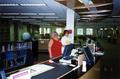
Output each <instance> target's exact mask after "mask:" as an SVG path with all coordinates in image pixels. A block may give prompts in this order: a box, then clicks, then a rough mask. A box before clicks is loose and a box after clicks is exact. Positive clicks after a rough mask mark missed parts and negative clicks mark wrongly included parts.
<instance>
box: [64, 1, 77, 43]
mask: <svg viewBox="0 0 120 79" xmlns="http://www.w3.org/2000/svg"><path fill="white" fill-rule="evenodd" d="M74 3H75V0H67V6H68V8H67V13H66V27H65V29H66V30H71V31H72V33H71V34H70V36H71V40H72V43H74V25H75V12H74V10H72V8H73V7H74Z"/></svg>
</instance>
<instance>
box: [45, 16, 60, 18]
mask: <svg viewBox="0 0 120 79" xmlns="http://www.w3.org/2000/svg"><path fill="white" fill-rule="evenodd" d="M45 18H59V17H57V16H52V17H48V16H47V17H45Z"/></svg>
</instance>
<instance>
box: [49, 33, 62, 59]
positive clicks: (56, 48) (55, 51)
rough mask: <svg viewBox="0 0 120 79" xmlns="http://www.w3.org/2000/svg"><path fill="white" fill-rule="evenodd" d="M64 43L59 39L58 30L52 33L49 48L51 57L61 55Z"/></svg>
mask: <svg viewBox="0 0 120 79" xmlns="http://www.w3.org/2000/svg"><path fill="white" fill-rule="evenodd" d="M61 49H62V43H61V42H60V40H59V37H58V34H57V32H54V33H53V34H52V39H51V40H50V41H49V44H48V50H49V56H50V58H54V57H59V56H61V54H62V53H61V52H62V50H61Z"/></svg>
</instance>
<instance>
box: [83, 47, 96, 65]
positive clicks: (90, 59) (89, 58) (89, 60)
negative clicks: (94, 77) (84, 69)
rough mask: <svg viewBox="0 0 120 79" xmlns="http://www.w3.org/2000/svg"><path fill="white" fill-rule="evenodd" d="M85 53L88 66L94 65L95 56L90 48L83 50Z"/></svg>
mask: <svg viewBox="0 0 120 79" xmlns="http://www.w3.org/2000/svg"><path fill="white" fill-rule="evenodd" d="M83 53H84V55H85V57H86V62H87V64H88V65H93V64H94V56H93V55H92V53H91V51H90V48H89V47H88V46H87V47H84V48H83Z"/></svg>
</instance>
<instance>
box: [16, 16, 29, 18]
mask: <svg viewBox="0 0 120 79" xmlns="http://www.w3.org/2000/svg"><path fill="white" fill-rule="evenodd" d="M15 18H30V17H28V16H16V17H15Z"/></svg>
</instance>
